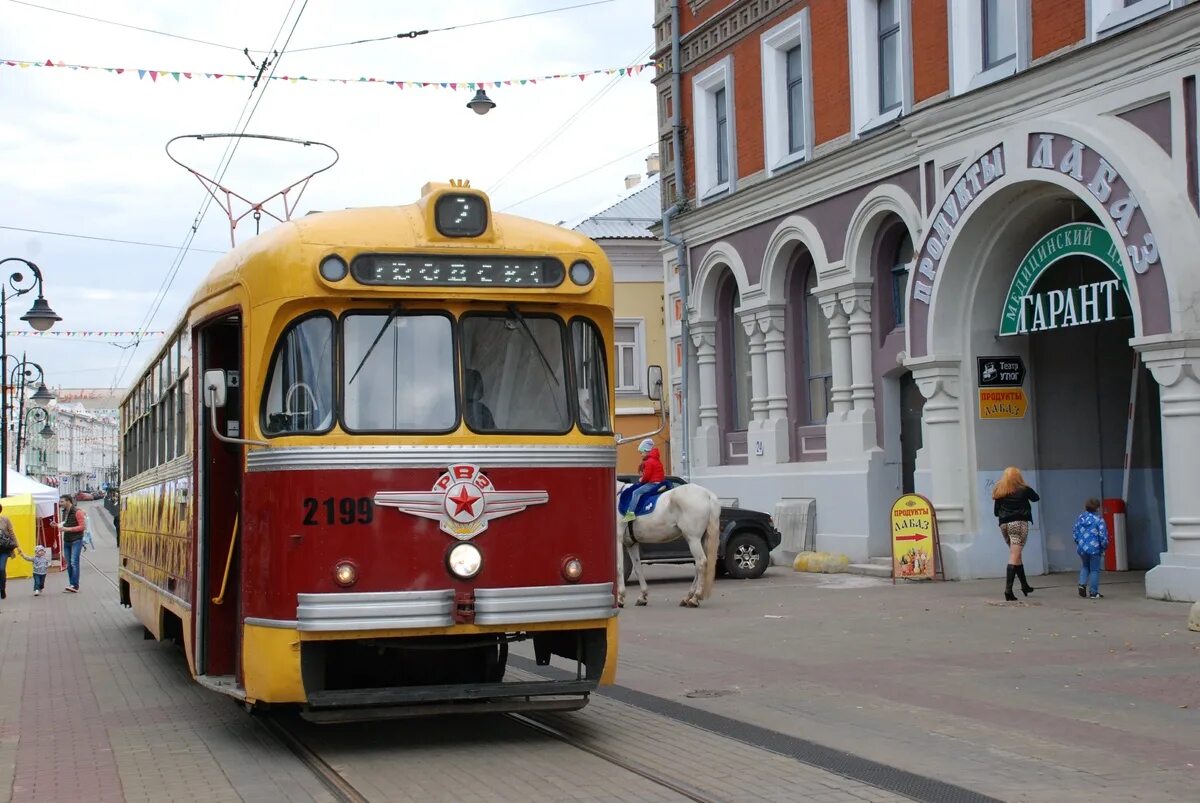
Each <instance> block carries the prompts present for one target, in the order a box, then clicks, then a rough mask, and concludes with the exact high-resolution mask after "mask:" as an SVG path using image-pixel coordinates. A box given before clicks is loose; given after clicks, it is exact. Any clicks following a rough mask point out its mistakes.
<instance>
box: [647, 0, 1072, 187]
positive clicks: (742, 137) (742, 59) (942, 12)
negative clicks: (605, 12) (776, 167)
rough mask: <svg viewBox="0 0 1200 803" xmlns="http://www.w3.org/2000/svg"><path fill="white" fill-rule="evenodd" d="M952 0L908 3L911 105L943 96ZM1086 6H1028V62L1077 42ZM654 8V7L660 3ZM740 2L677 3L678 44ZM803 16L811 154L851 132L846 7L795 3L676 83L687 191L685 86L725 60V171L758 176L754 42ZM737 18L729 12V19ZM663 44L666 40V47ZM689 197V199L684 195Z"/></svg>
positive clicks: (827, 1)
mask: <svg viewBox="0 0 1200 803" xmlns="http://www.w3.org/2000/svg"><path fill="white" fill-rule="evenodd" d="M958 1H959V0H909V3H910V6H909V9H910V19H911V25H912V33H911V41H912V51H911V53H910V54H909V55H910V57H911V59H912V87H913V102H914V103H915V104H919V103H922V102H924V101H928V100H930V99H936V98H938V97H939V96H945V95H946V93H948V92H949V90H950V61H949V51H950V42H949V19H948V15H949V10H948V3H950V2H958ZM1085 3H1086V0H1032V2H1031V7H1032V17H1031V23H1030V24H1031V31H1032V44H1033V48H1032V53H1031V56H1032V58H1033V59H1034V60H1036V59H1039V58H1042V57H1044V56H1046V55H1048V54H1050V53H1053V52H1055V51H1058V50H1061V49H1063V48H1066V47H1070V46H1072V45H1076V44H1079V43H1081V42H1082V41H1083V40H1084V39H1085V25H1086V20H1085ZM660 5H661V2H660ZM746 5H747V3H746V0H724V1H723V2H722V0H708V2H705V3H701V4H700V5H699V7H698V9H697V10H696V11H694V12H693V11H692V9H691V4H690V3H689V2H687V0H680V28H681V30H682V31H683V34H684V37H685V38H686V37H687V36H688V34H689V33H690V32H693V31H696V29H697V28H699V27H703V26H704V25H705V24H706V23H709V24H710V25H711V24H720V22H721V20H719V19H718V18H722V17H725V16H726V12H727V11H729V10H730V9H732V8H734V7H736V8H737V10H738V11H741V10H744V8H745V7H746ZM806 7H807V8H808V9H809V25H810V35H811V51H812V53H811V62H812V86H811V88H810V92H811V96H812V114H813V130H814V135H815V142H816V144H817V145H818V146H819V145H821V144H824V143H828V142H830V141H831V140H836V139H838V138H839V137H844V136H847V135H848V134H850V131H851V96H850V92H851V86H850V73H851V66H850V58H851V53H850V44H849V41H850V36H849V16H848V2H847V0H795V2H790V3H783V4H782V5H780V7H779V8H778V9H776V10H775V11H774V12H772V13H771V14H769V15H766V16H764V18H763V19H761V20H759V21H758V22H756V23H755V24H753V25H750V26H748V27H747V28H745V29H744V30H741V31H739V33H738V34H737V35H736V37H734V38H733V39H732V40H731V42H730V43H729V44H726V45H725V46H723V47H719V48H717V49H716V50H714V51H713V52H711V53H708V54H706V55H705V56H704V57H703V58H701V59H699V60H698V61H697V62H696V63H694V64H689V65H687V66H686V68H685V72H684V74H683V76H682V82H681V87H680V89H681V94H682V98H681V99H680V100H681V103H682V106H681V112H682V116H683V121H684V129H685V130H684V140H683V151H684V152H683V154H682V155H683V159H684V180H685V182H686V184H687V186H688V187H689V188H692V187H694V186H695V184H694V176H695V163H694V158H695V139H694V132H693V131H692V126H691V122H692V120H693V117H692V105H693V104H692V86H691V83H692V79H693V77H694V76H695V75H697V74H698V73H700V72H702V71H703V70H705V69H707V68H708V67H710V66H712V65H713V64H715V63H716V62H718V61H720V60H722V59H724V58H726V57H727V56H731V57H732V64H733V83H734V87H733V93H732V94H733V105H734V107H733V109H732V111H731V117H732V120H733V123H734V135H735V139H736V146H737V151H736V155H735V161H736V164H735V165H733V166H732V169H734V170H735V171H736V172H735V175H736V177H737V178H738V179H743V178H745V177H747V176H751V175H754V174H756V173H760V172H761V171H762V170H763V168H764V161H765V160H764V153H763V96H762V70H761V67H762V65H761V60H762V51H761V36H762V34H763V33H764V32H765V31H768V30H770V29H771V28H772V27H774V26H775V25H777V24H778V23H780V22H782V21H784V20H786V19H787V18H789V17H791V16H792V15H794V14H796V13H797V12H799V11H800V10H801V9H803V8H806ZM735 13H737V12H735ZM668 41H669V40H668ZM689 194H690V193H689Z"/></svg>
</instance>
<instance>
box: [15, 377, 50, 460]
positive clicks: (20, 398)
mask: <svg viewBox="0 0 1200 803" xmlns="http://www.w3.org/2000/svg"><path fill="white" fill-rule="evenodd" d="M35 377H36V378H37V383H38V388H37V390H35V391H34V392H33V395H32V396H30V397H29V400H30V401H31V402H33V404H34V406H33V407H32V408H30V410H31V411H33V410H38V409H40V408H42V407H45V406H46V404H47V403H49V402H50V401H53V399H54V394H53V393H51V392H50V389H49V388H47V387H46V381H45V380H46V374H45V371H43V370H42V366H40V365H38V364H37V363H36V362H30V361H29V360H26V359H25V358H24V356H23V355H22V358H21V361H20V362H18V363H17V364H16V365H14V366H13V369H12V373H11V374H10V375H9V382H8V386H9V387H15V388H16V389H17V448H16V458H15V463H16V469H17V471H20V470H21V444H22V443H24V440H25V438H24V435H23V432H24V427H25V386H26V385H29V384H32V383H33V380H34V378H35ZM44 412H45V411H44V410H43V413H44ZM48 420H49V419H48V418H47V421H48ZM48 427H49V424H48V423H47V428H48ZM51 434H53V430H51Z"/></svg>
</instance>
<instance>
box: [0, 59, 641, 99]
mask: <svg viewBox="0 0 1200 803" xmlns="http://www.w3.org/2000/svg"><path fill="white" fill-rule="evenodd" d="M0 65H3V66H6V67H16V68H18V69H22V70H24V69H28V68H30V67H59V68H62V69H67V70H86V71H92V70H94V71H96V72H106V73H109V74H112V75H134V74H136V75H137V77H138V80H144V79H145V78H147V77H149V79H150V81H151V83H157V82H158V79H159V78H166V77H170V78H173V79H175V81H176V82H177V83H178V82H182V81H184V80H189V81H191V80H198V79H201V78H204V79H208V80H212V81H219V80H223V79H236V80H239V81H253V80H254V79H255V78H257V77H258V76H257V75H253V74H243V73H214V72H202V71H197V70H192V71H184V70H150V69H144V68H139V67H132V68H131V67H97V66H95V65H91V64H66V63H64V62H62V61H53V60H51V59H46V60H45V61H20V60H17V59H0ZM656 66H657V65H656V64H655V63H654V62H652V61H649V62H645V63H643V64H634V65H631V66H629V67H608V68H605V69H601V70H588V71H586V72H575V73H560V74H558V75H542V76H539V77H536V78H511V79H504V80H500V81H397V80H390V79H386V78H368V77H360V78H314V77H310V76H307V75H272V76H264V77H265V78H270V80H272V81H283V82H286V83H291V84H295V83H300V82H302V81H303V82H308V83H314V82H315V83H338V84H386V85H388V86H394V87H396V88H398V89H409V88H420V89H450V90H464V91H468V92H474V91H475V90H477V89H492V88H499V87H502V86H504V87H507V86H529V85H536V84H537V83H538V82H545V81H561V80H566V79H571V78H574V79H577V80H580V81H584V80H586V79H587V78H589V77H590V76H593V75H605V76H611V75H616V76H620V77H623V78H624V77H632V76H635V75H640V74H641V72H642V70H645V69H646V68H647V67H656Z"/></svg>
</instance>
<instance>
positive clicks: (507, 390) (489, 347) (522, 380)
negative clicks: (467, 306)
mask: <svg viewBox="0 0 1200 803" xmlns="http://www.w3.org/2000/svg"><path fill="white" fill-rule="evenodd" d="M462 355H463V395H464V400H465V402H466V404H465V409H464V412H465V417H466V421H467V426H468V427H470V428H471V429H472V430H474V431H475V432H566V431H567V430H569V429H570V428H571V408H570V405H569V404H568V400H567V379H566V376H567V374H566V355H565V354H564V351H563V325H562V322H560V321H559V320H558V319H557V318H548V317H533V316H520V315H519V314H517V313H510V314H497V315H470V316H467V317H464V318H463V321H462Z"/></svg>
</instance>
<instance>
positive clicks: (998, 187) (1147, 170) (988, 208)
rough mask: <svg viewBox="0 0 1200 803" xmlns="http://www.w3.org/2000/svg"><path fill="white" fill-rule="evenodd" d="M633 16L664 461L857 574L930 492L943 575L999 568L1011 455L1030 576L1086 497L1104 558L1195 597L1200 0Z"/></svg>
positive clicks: (1045, 561) (799, 0)
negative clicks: (668, 393)
mask: <svg viewBox="0 0 1200 803" xmlns="http://www.w3.org/2000/svg"><path fill="white" fill-rule="evenodd" d="M655 19H656V21H655V35H656V42H657V48H658V50H657V53H656V58H657V59H658V60H659V61H660V62H661V63H662V64H664V65H665V69H663V70H661V71H660V75H659V77H658V78H657V79H656V83H657V86H658V92H659V104H658V111H659V120H660V134H661V147H660V149H661V152H662V156H663V165H664V168H663V205H664V207H666V208H667V209H666V212H665V213H664V232H663V233H664V236H665V237H666V238H667V239H668V241H669V242H670V243H671V245H670V246H668V247H667V248H666V250H665V251H664V264H665V275H666V311H667V322H668V335H669V336H670V337H671V347H670V349H669V352H670V355H671V367H670V373H671V378H672V382H673V389H674V394H673V397H674V404H675V409H674V410H673V412H672V416H671V419H672V426H673V427H674V428H675V432H674V433H673V437H672V438H671V443H672V444H673V448H674V450H675V455H674V457H675V461H676V464H677V466H678V467H679V469H680V470H681V471H686V472H688V473H690V475H691V476H692V477H693V478H694V479H695V480H696V481H698V482H701V483H704V484H706V485H708V486H709V487H711V488H713V489H714V490H715V491H717V493H718V494H719V495H721V496H722V497H726V498H737V499H738V500H739V501H740V502H741V503H742V504H744V505H747V506H750V507H757V508H762V509H767V510H775V511H776V512H777V513H779V514H781V515H780V518H781V519H784V518H785V517H784V516H783V515H782V514H784V513H786V512H787V511H789V510H793V509H798V508H799V507H800V506H802V505H803V506H807V505H808V501H807V500H809V499H815V500H816V532H817V536H816V545H817V547H818V548H822V549H832V550H835V551H838V552H844V553H847V554H849V555H850V556H851V557H852V558H853V559H855V560H864V559H866V558H869V557H876V556H888V555H890V554H891V546H890V538H889V523H888V511H889V508H890V505H891V502H892V500H894V499H895V497H896V496H897V495H898V494H900V493H901V492H902V491H907V490H916V491H917V492H921V493H924V494H926V495H928V496H929V497H930V498H931V499H932V500H933V502H934V504H935V506H936V508H937V510H938V518H939V524H940V529H941V533H942V542H943V551H944V554H945V561H946V568H947V571H948V574H949V576H951V577H962V578H965V577H981V576H996V575H1002V574H1003V572H1004V566H1005V564H1006V563H1007V559H1006V550H1005V547H1004V544H1003V542H1002V541H1001V540H1000V538H999V536H998V534H997V530H996V524H995V519H994V518H993V517H992V505H991V497H990V489H991V487H992V486H993V485H994V483H995V481H996V479H997V478H998V477H999V475H1000V473H1001V472H1002V470H1003V469H1004V467H1005V466H1008V465H1017V466H1019V467H1021V468H1022V469H1023V470H1024V471H1025V473H1026V477H1027V478H1028V479H1029V480H1030V481H1031V484H1033V485H1034V487H1036V488H1037V489H1038V490H1039V491H1040V492H1041V493H1042V495H1043V500H1044V501H1042V502H1041V503H1040V504H1039V505H1038V507H1037V509H1036V510H1035V522H1034V529H1033V531H1032V533H1031V538H1030V543H1029V546H1028V548H1027V549H1026V556H1025V562H1026V564H1027V565H1028V566H1029V567H1030V569H1031V570H1033V571H1038V572H1042V571H1052V570H1061V569H1071V568H1077V558H1076V557H1075V555H1074V545H1073V543H1072V541H1071V534H1070V531H1071V524H1072V522H1073V520H1074V517H1075V516H1076V515H1077V513H1078V512H1079V511H1080V510H1081V506H1082V503H1083V501H1084V500H1085V499H1086V498H1088V497H1090V496H1098V497H1102V498H1119V499H1123V500H1124V502H1125V504H1126V505H1127V519H1126V524H1127V532H1126V537H1125V538H1124V543H1123V544H1122V550H1121V555H1120V561H1121V565H1122V566H1126V565H1127V566H1128V568H1132V569H1150V570H1151V571H1150V572H1149V574H1148V575H1147V581H1146V586H1147V593H1149V594H1150V595H1151V596H1156V597H1172V598H1175V599H1192V600H1195V599H1198V598H1200V495H1197V494H1195V493H1194V484H1195V482H1196V479H1197V477H1200V450H1198V449H1196V448H1195V444H1197V443H1200V403H1197V401H1196V400H1197V399H1198V398H1200V304H1197V303H1196V299H1197V298H1200V270H1198V269H1197V267H1196V264H1195V259H1196V256H1195V255H1196V254H1197V253H1200V218H1198V213H1197V210H1198V208H1200V205H1198V201H1197V198H1198V193H1200V186H1198V179H1197V161H1198V138H1197V125H1196V107H1197V86H1196V79H1197V74H1198V73H1200V3H1197V2H1193V0H808V1H807V2H804V0H732V1H728V0H727V1H724V2H723V1H722V0H657V2H656V18H655ZM676 68H678V70H676ZM677 154H678V156H679V157H680V163H679V164H678V165H676V163H675V156H676V155H677ZM681 264H682V265H684V266H686V270H683V271H681V270H680V266H681ZM681 278H682V279H683V281H681ZM997 366H1001V367H1004V366H1007V369H1006V370H1003V371H1000V372H997ZM1018 369H1019V370H1018ZM685 432H686V433H688V436H689V437H684V433H685ZM685 444H686V445H687V446H688V447H689V448H688V449H687V451H686V453H684V452H683V447H684V445H685Z"/></svg>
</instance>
